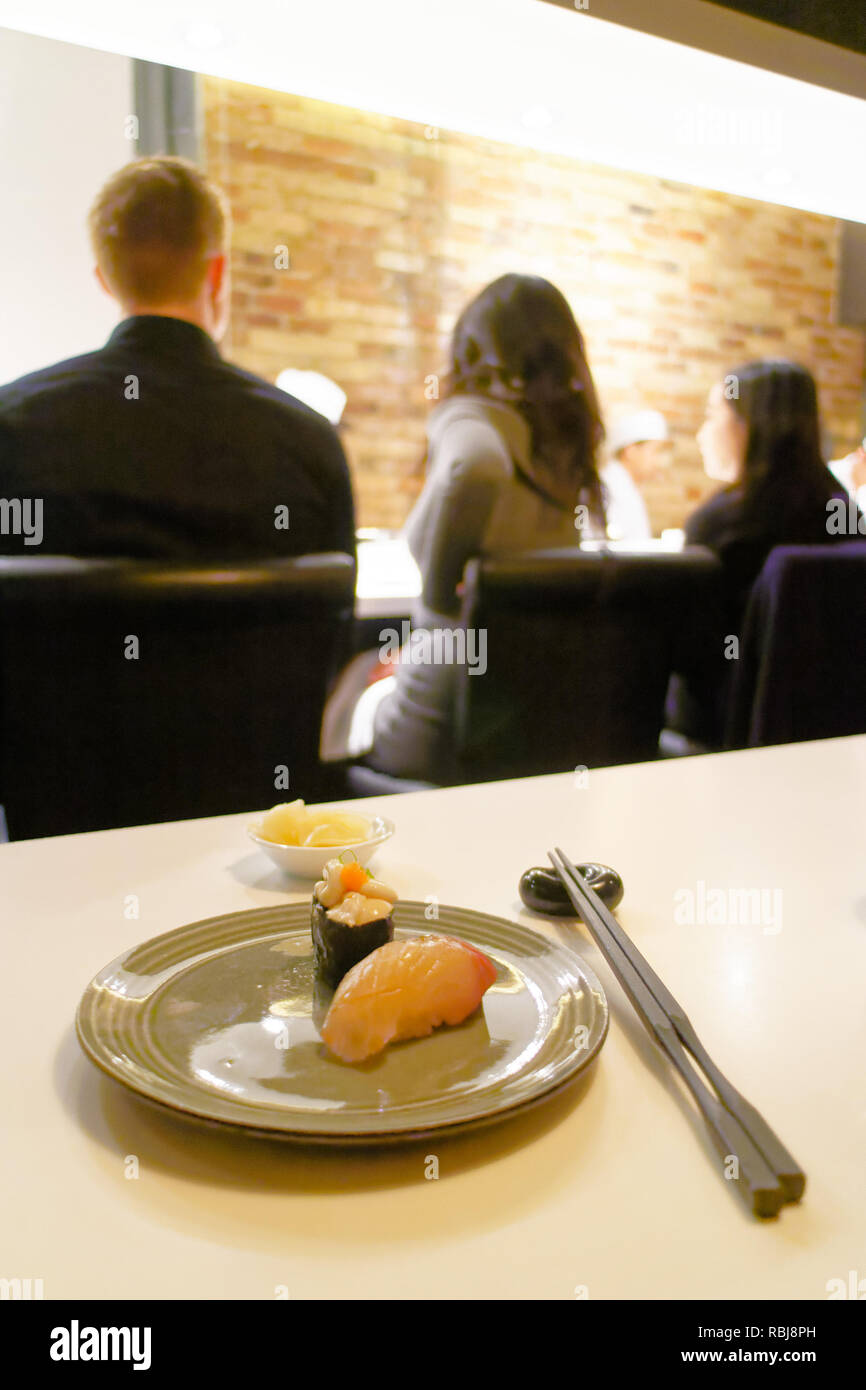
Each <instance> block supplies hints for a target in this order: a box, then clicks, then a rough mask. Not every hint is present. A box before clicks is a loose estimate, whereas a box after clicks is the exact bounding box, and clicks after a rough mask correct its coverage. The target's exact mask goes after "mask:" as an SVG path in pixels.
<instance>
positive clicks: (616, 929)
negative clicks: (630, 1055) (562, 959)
mask: <svg viewBox="0 0 866 1390" xmlns="http://www.w3.org/2000/svg"><path fill="white" fill-rule="evenodd" d="M557 853H558V854H559V855H560V856H561V858H562V860H563V863H564V864H565V866H566V868H567V870H568V871H569V872H573V873H574V874H575V875H577V877H578V878H580V879H581V884H580V885H579V886H582V888H583V889H584V892H585V894H586V895H589V896H590V901H591V902H592V903H593V905H594V906H595V907H596V910H597V911H598V912H599V914H600V915H601V917H602V921H603V922H604V924H605V926H606V927H607V930H608V931H609V932H610V935H611V936H612V937H613V939H614V941H615V942H616V943H617V945H618V946H619V947H620V948H621V950H623V951H624V952H625V953H626V955H627V956H628V958H629V959H630V961H631V962H632V964H633V965H634V966H635V968H636V970H637V972H638V974H639V975H640V977H641V979H642V980H643V982H644V984H646V985H647V987H648V988H649V989H650V991H651V992H652V993H653V994H654V995H655V998H656V999H657V1000H658V1003H659V1004H660V1005H661V1007H662V1009H663V1010H664V1012H665V1013H666V1014H667V1016H668V1018H669V1019H670V1020H671V1023H672V1024H673V1026H674V1030H675V1032H676V1034H677V1037H678V1038H679V1039H680V1041H681V1042H682V1043H683V1045H684V1046H685V1048H686V1050H687V1051H688V1052H690V1053H691V1054H692V1056H693V1057H694V1059H695V1061H696V1062H697V1063H698V1065H699V1066H700V1067H701V1069H702V1070H703V1072H704V1073H705V1074H706V1076H708V1077H709V1079H710V1081H711V1082H712V1084H713V1086H714V1087H715V1089H716V1091H717V1092H718V1095H719V1098H720V1100H721V1102H722V1104H723V1105H724V1106H725V1109H726V1110H729V1111H730V1112H731V1114H732V1115H735V1116H736V1118H737V1119H738V1120H739V1122H740V1124H741V1125H742V1126H743V1128H744V1129H745V1130H746V1131H747V1132H748V1133H749V1135H750V1136H751V1138H752V1139H753V1141H754V1143H755V1145H756V1147H757V1148H759V1149H760V1150H761V1153H762V1154H763V1155H764V1157H765V1158H766V1160H767V1162H768V1163H769V1165H770V1167H771V1168H772V1169H773V1170H774V1172H775V1173H776V1174H777V1176H778V1178H779V1181H780V1183H781V1185H782V1190H783V1191H784V1193H785V1196H786V1198H787V1199H788V1200H789V1201H793V1202H796V1201H798V1200H799V1199H800V1197H802V1195H803V1190H804V1188H805V1186H806V1176H805V1174H804V1173H803V1171H802V1169H801V1168H800V1167H799V1165H798V1163H797V1161H796V1159H795V1158H794V1157H793V1156H792V1155H791V1154H790V1153H789V1151H788V1150H787V1149H786V1148H785V1146H784V1144H783V1143H782V1141H781V1139H779V1137H778V1135H777V1134H775V1133H774V1132H773V1130H772V1129H771V1128H770V1126H769V1125H768V1124H767V1121H766V1120H765V1119H764V1117H763V1116H762V1115H761V1114H760V1113H759V1112H758V1111H757V1110H756V1109H755V1107H754V1106H753V1105H750V1104H749V1102H748V1101H747V1100H746V1099H745V1097H744V1096H742V1095H741V1094H740V1092H739V1091H737V1090H736V1088H735V1087H734V1086H732V1085H731V1083H730V1081H728V1079H727V1077H726V1076H724V1075H723V1073H722V1072H721V1071H719V1069H718V1067H717V1066H716V1064H715V1062H714V1061H713V1060H712V1058H711V1057H710V1056H709V1054H708V1053H707V1051H706V1049H705V1048H704V1046H703V1044H702V1043H701V1041H700V1039H699V1037H698V1035H697V1033H696V1032H695V1029H694V1026H693V1024H692V1022H691V1020H690V1019H689V1017H688V1016H687V1014H686V1012H685V1010H684V1009H683V1007H682V1005H681V1004H679V1003H678V1002H677V1000H676V999H675V998H674V996H673V995H672V994H671V992H670V990H669V989H668V988H667V986H666V985H665V984H664V982H663V981H662V980H660V979H659V977H658V975H657V974H656V972H655V971H654V970H653V968H652V966H651V965H650V964H649V962H648V961H647V960H646V959H645V957H644V956H643V955H641V953H640V951H639V950H638V948H637V946H635V944H634V942H633V941H632V940H631V938H630V937H629V936H627V935H626V933H625V932H624V931H623V929H622V927H621V926H620V924H619V922H618V921H617V920H616V918H615V917H614V916H613V914H612V912H611V911H610V910H609V908H608V907H607V906H606V904H605V903H604V902H603V901H602V900H601V898H599V896H598V894H597V893H596V892H595V891H594V889H592V888H590V886H589V884H588V883H587V882H586V880H585V879H584V878H583V877H582V875H581V874H580V872H579V870H577V869H576V868H575V867H574V865H572V864H570V862H569V860H568V859H567V857H566V856H565V855H564V854H563V853H562V851H561V850H558V851H557Z"/></svg>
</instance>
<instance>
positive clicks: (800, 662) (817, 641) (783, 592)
mask: <svg viewBox="0 0 866 1390" xmlns="http://www.w3.org/2000/svg"><path fill="white" fill-rule="evenodd" d="M861 733H866V541H850V542H848V541H845V542H841V543H839V544H837V545H802V546H800V545H780V546H777V547H776V549H775V550H772V551H771V552H770V555H769V557H768V559H767V561H766V563H765V565H764V567H763V569H762V570H761V573H760V574H759V575H758V578H757V579H756V581H755V584H754V586H753V588H752V591H751V594H750V596H749V603H748V606H747V608H746V616H745V621H744V624H743V634H742V640H741V643H740V654H739V659H738V661H737V662H736V666H735V669H734V671H733V678H732V684H731V690H730V699H729V712H728V722H727V730H726V737H725V744H726V747H728V748H750V747H751V748H754V747H758V746H761V745H764V744H770V743H799V742H801V741H803V740H805V739H816V738H834V737H837V736H842V735H846V734H861Z"/></svg>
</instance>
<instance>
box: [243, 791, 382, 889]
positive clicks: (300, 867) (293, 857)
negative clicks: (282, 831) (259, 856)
mask: <svg viewBox="0 0 866 1390" xmlns="http://www.w3.org/2000/svg"><path fill="white" fill-rule="evenodd" d="M335 809H337V810H345V809H346V808H345V807H336V808H335ZM352 814H353V815H354V814H356V813H355V812H352ZM357 814H358V815H363V812H357ZM367 819H369V821H370V822H371V824H372V826H373V833H372V834H371V836H370V838H369V840H362V841H361V842H360V843H359V844H356V845H279V844H277V842H276V840H265V839H263V838H262V836H261V835H260V834H259V833H258V832H259V828H260V823H259V822H258V821H255V822H253V824H251V825H248V826H247V834H248V835H249V837H250V839H251V840H252V841H253V842H254V843H255V844H257V845H258V847H259V849H263V850H264V852H265V854H266V855H267V856H268V858H269V859H271V860H273V862H274V863H275V864H276V866H277V868H278V869H282V870H283V872H284V873H287V874H293V875H294V876H295V878H309V879H319V878H321V877H322V874H323V873H324V871H325V865H326V864H327V862H328V860H329V859H337V858H339V856H340V855H341V854H343V852H344V851H345V850H347V849H350V850H351V851H352V853H353V854H354V855H355V857H356V858H357V860H358V863H359V864H364V865H366V864H368V863H369V861H370V860H371V859H372V857H373V855H374V854H375V853H376V850H377V849H378V848H379V846H380V845H383V844H384V843H385V841H386V840H390V838H391V836H392V835H393V834H394V822H393V821H391V820H388V819H387V817H386V816H369V817H368V818H367Z"/></svg>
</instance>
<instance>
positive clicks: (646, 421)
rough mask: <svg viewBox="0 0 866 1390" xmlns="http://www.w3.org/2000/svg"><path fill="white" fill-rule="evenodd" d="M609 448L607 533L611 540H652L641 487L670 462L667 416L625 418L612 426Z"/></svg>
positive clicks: (641, 413) (644, 413)
mask: <svg viewBox="0 0 866 1390" xmlns="http://www.w3.org/2000/svg"><path fill="white" fill-rule="evenodd" d="M607 446H608V453H609V455H610V459H609V461H608V463H606V464H605V466H604V468H603V469H602V470H601V481H602V483H603V484H604V490H605V513H606V515H607V534H608V536H609V537H610V539H611V540H626V541H642V540H649V539H650V537H651V536H652V527H651V526H650V519H649V513H648V511H647V509H646V503H645V502H644V500H643V496H642V494H641V488H642V486H643V485H644V484H645V483H648V482H649V481H650V480H651V479H652V478H654V477H655V476H656V474H657V473H658V472H659V470H660V469H661V468H663V467H664V465H665V463H666V461H667V459H666V455H667V451H668V447H669V446H668V431H667V425H666V424H665V417H664V416H663V415H660V414H659V412H658V411H657V410H638V411H636V412H635V413H634V414H633V415H625V416H622V417H621V418H620V419H618V420H615V421H614V423H613V425H612V426H611V427H610V429H609V431H608V436H607Z"/></svg>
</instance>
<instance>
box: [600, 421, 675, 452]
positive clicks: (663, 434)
mask: <svg viewBox="0 0 866 1390" xmlns="http://www.w3.org/2000/svg"><path fill="white" fill-rule="evenodd" d="M667 437H668V427H667V424H666V423H665V417H664V416H663V415H662V414H661V412H660V411H658V410H635V411H633V412H632V414H631V415H620V416H619V417H618V418H617V419H616V420H614V422H613V424H612V425H611V426H610V428H609V429H608V431H607V447H608V449H609V451H610V453H611V454H613V455H614V456H615V455H616V454H618V453H620V452H621V450H623V449H627V448H628V446H629V444H643V443H644V441H645V440H647V439H667Z"/></svg>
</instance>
